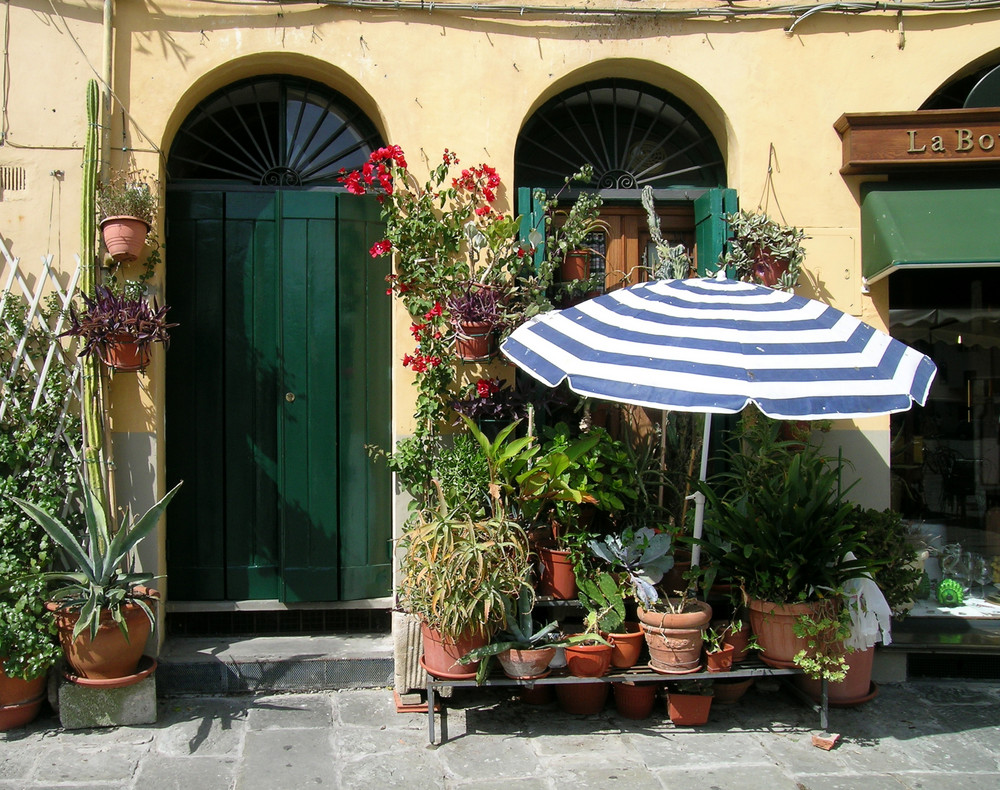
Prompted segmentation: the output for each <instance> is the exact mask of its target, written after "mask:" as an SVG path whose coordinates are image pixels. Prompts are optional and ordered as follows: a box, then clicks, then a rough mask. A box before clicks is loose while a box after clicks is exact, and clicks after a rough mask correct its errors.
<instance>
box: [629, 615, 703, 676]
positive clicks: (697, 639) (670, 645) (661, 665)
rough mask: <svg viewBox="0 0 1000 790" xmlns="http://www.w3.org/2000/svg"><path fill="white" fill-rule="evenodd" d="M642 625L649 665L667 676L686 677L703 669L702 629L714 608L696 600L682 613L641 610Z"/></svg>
mask: <svg viewBox="0 0 1000 790" xmlns="http://www.w3.org/2000/svg"><path fill="white" fill-rule="evenodd" d="M638 615H639V622H640V624H641V628H642V632H643V634H645V637H646V645H647V647H649V666H650V668H651V669H653V670H654V671H656V672H661V673H664V674H686V673H691V672H697V671H698V669H700V668H701V649H702V645H703V644H704V637H703V634H702V631H703V629H704V628H705V626H706V625H708V622H709V621H710V620H711V619H712V607H711V606H709V605H708V604H707V603H705V602H704V601H694V602H693V608H692V610H691V611H687V612H684V613H683V614H672V613H670V612H647V611H646V610H645V609H643V608H642V607H639V609H638Z"/></svg>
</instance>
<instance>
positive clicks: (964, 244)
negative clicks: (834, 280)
mask: <svg viewBox="0 0 1000 790" xmlns="http://www.w3.org/2000/svg"><path fill="white" fill-rule="evenodd" d="M861 238H862V242H861V262H862V270H863V272H864V276H865V279H866V280H867V281H868V282H874V281H876V280H880V279H881V278H883V277H885V276H887V275H889V274H891V273H892V272H893V271H894V270H896V269H905V268H936V267H942V268H946V267H952V266H1000V188H995V187H994V188H988V187H987V188H981V187H969V188H963V189H918V188H913V187H912V186H909V185H902V184H900V185H893V186H889V185H887V184H873V185H871V187H870V188H869V189H868V190H867V192H865V194H864V196H863V197H862V199H861Z"/></svg>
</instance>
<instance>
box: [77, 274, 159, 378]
mask: <svg viewBox="0 0 1000 790" xmlns="http://www.w3.org/2000/svg"><path fill="white" fill-rule="evenodd" d="M82 299H83V303H84V305H85V308H86V309H85V310H84V311H83V312H77V310H76V308H75V307H73V306H70V319H69V321H70V324H69V329H67V330H66V331H65V332H63V333H62V334H61V335H60V337H82V338H83V339H84V343H83V348H81V349H80V356H82V357H85V356H87V355H88V354H91V353H95V352H96V353H97V355H98V356H99V357H100V358H101V359H102V360H104V361H105V362H107V351H108V349H109V348H113V347H115V346H120V345H123V344H125V343H135V344H136V345H138V346H139V347H140V348H143V347H146V346H148V345H149V344H151V343H163V344H164V346H168V345H169V343H170V333H169V332H168V330H169V329H172V328H173V327H175V326H177V324H172V323H169V322H168V321H167V317H166V316H167V311H168V310H169V309H170V307H169V306H168V305H163V306H162V307H160V306H158V305H157V304H156V300H155V299H154V300H153V301H152V303H150V302H149V301H147V300H146V299H141V298H140V299H133V298H130V297H128V296H125V295H123V294H118V293H115V292H114V291H112V290H111V289H110V288H108V287H106V286H103V285H99V286H97V289H96V293H95V295H94V296H93V297H90V296H87V295H86V294H82Z"/></svg>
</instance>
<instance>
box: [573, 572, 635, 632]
mask: <svg viewBox="0 0 1000 790" xmlns="http://www.w3.org/2000/svg"><path fill="white" fill-rule="evenodd" d="M577 586H578V587H579V600H580V603H581V605H582V606H583V608H584V609H585V610H586V612H587V613H586V615H585V616H584V618H583V624H584V631H585V633H587V634H590V635H597V634H600V633H602V632H603V633H605V634H610V633H617V632H618V631H619V630H620V629H621V626H622V623H624V622H625V596H624V595H623V594H622V591H621V588H620V587H619V585H618V582H617V581H616V580H615V578H614V577H613V576H612V575H611V574H610V573H607V572H603V571H602V572H600V573H597V574H595V575H594V576H592V577H591V576H585V577H582V578H577Z"/></svg>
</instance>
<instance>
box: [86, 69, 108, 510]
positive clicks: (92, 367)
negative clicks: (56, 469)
mask: <svg viewBox="0 0 1000 790" xmlns="http://www.w3.org/2000/svg"><path fill="white" fill-rule="evenodd" d="M97 107H98V92H97V82H96V81H95V80H90V81H88V82H87V136H86V140H85V142H84V146H83V199H82V201H81V203H82V215H81V218H80V248H81V250H82V256H83V262H82V267H83V271H82V273H81V277H80V290H82V291H83V292H84V293H85V294H87V295H88V296H93V295H94V292H95V288H96V285H97V205H96V204H97V166H98V133H99V131H100V130H99V128H98V120H97ZM80 362H81V364H82V365H83V458H84V465H85V468H86V475H87V481H88V483H89V484H90V487H91V489H92V490H93V491H95V492H96V493H97V496H98V498H99V501H100V503H101V505H102V507H104V509H105V511H107V493H106V489H105V485H104V474H103V471H104V470H103V468H102V467H103V464H102V450H103V446H104V408H103V393H102V387H101V369H100V367H99V365H98V362H97V355H96V354H88V355H87V356H86V357H83V358H82V359H81V360H80Z"/></svg>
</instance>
